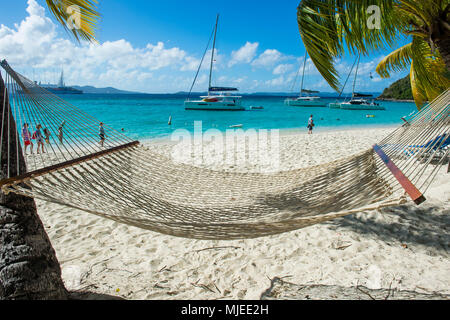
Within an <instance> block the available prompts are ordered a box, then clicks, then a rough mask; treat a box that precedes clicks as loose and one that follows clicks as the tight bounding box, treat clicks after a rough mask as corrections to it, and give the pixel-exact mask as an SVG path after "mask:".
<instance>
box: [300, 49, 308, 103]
mask: <svg viewBox="0 0 450 320" xmlns="http://www.w3.org/2000/svg"><path fill="white" fill-rule="evenodd" d="M307 57H308V51H307V50H306V49H305V61H304V62H303V76H302V85H301V87H300V97H303V83H304V82H303V81H304V80H305V70H306V58H307Z"/></svg>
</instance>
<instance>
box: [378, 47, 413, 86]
mask: <svg viewBox="0 0 450 320" xmlns="http://www.w3.org/2000/svg"><path fill="white" fill-rule="evenodd" d="M411 47H412V43H409V44H407V45H405V46H403V47H401V48H399V49H397V50H395V51H394V52H392V53H390V54H389V55H388V56H387V57H385V58H384V59H383V60H381V62H380V63H379V64H378V66H377V69H376V71H377V73H378V74H379V75H380V76H381V77H382V78H389V77H390V76H391V75H390V72H392V71H394V72H397V71H402V70H404V69H407V68H408V67H409V66H410V64H411V59H412V49H411Z"/></svg>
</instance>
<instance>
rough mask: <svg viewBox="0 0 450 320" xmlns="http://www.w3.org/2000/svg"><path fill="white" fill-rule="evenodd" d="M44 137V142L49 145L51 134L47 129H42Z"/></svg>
mask: <svg viewBox="0 0 450 320" xmlns="http://www.w3.org/2000/svg"><path fill="white" fill-rule="evenodd" d="M44 135H45V142H46V143H47V144H50V136H51V135H52V134H51V133H50V131H49V130H48V129H47V128H45V129H44Z"/></svg>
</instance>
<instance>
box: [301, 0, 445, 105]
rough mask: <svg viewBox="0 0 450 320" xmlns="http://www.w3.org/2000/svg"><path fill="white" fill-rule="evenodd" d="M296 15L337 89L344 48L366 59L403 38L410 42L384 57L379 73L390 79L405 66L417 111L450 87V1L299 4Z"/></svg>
mask: <svg viewBox="0 0 450 320" xmlns="http://www.w3.org/2000/svg"><path fill="white" fill-rule="evenodd" d="M297 17H298V25H299V29H300V34H301V37H302V40H303V43H304V45H305V47H306V50H307V51H308V53H309V55H310V56H311V59H312V61H313V63H314V64H315V66H316V67H317V69H318V70H319V72H320V73H321V75H322V76H323V77H324V79H325V80H326V81H327V82H328V83H329V84H330V86H331V87H332V88H333V89H335V90H336V91H340V89H339V88H340V86H341V85H340V82H339V80H338V79H339V74H338V72H337V70H336V68H335V59H336V58H341V57H342V56H343V55H344V53H345V51H346V50H348V51H349V52H350V53H352V54H362V55H364V56H367V55H369V54H371V53H374V52H376V51H378V50H382V49H393V48H395V47H396V44H397V43H398V42H401V41H404V40H405V39H408V40H410V43H409V44H407V45H404V46H402V47H400V48H398V49H396V50H395V51H393V52H392V53H391V54H389V55H388V56H387V57H385V58H384V59H383V60H382V61H381V62H380V63H379V65H378V67H377V69H376V71H377V73H378V74H379V75H380V76H381V77H382V78H389V77H390V74H391V72H393V71H401V70H405V69H407V68H408V67H409V68H410V70H409V71H410V78H411V87H412V91H413V95H414V100H415V101H416V105H417V107H418V108H419V110H420V108H421V107H422V105H423V103H424V102H425V101H427V100H433V99H434V98H435V97H437V96H438V95H439V94H440V93H442V92H443V91H444V90H446V89H447V88H448V87H450V78H449V74H450V0H426V1H424V0H302V1H301V3H300V5H299V7H298V11H297ZM374 19H375V20H374ZM374 21H377V22H379V25H378V26H376V24H375V23H374Z"/></svg>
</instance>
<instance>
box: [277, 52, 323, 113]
mask: <svg viewBox="0 0 450 320" xmlns="http://www.w3.org/2000/svg"><path fill="white" fill-rule="evenodd" d="M307 58H308V51H306V53H305V60H304V63H303V76H302V84H301V88H300V96H298V97H297V98H288V99H286V100H284V103H285V104H286V105H288V106H293V107H326V104H325V103H324V102H323V101H322V100H321V98H320V97H319V96H312V94H317V93H319V91H313V90H306V89H303V83H304V80H305V70H306V60H307ZM299 71H300V70H299ZM297 75H298V73H297ZM296 82H297V78H296V80H295V81H294V85H295V83H296ZM292 88H294V87H292ZM304 94H305V95H304Z"/></svg>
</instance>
